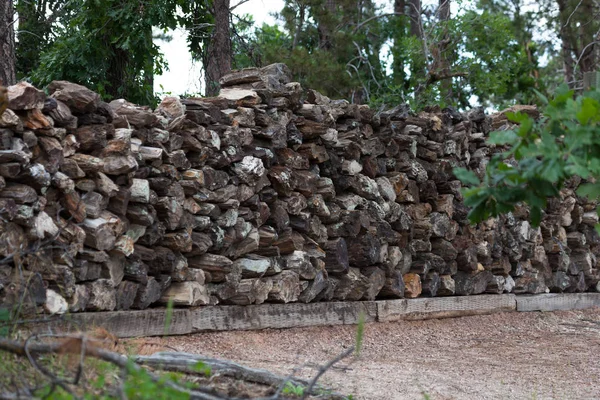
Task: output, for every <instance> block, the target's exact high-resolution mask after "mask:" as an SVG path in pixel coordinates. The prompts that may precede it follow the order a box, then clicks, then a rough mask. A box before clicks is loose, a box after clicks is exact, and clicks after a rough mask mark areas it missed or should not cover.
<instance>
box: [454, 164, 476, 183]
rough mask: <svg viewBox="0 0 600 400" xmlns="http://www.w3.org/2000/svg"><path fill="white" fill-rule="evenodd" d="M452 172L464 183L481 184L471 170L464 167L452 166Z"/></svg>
mask: <svg viewBox="0 0 600 400" xmlns="http://www.w3.org/2000/svg"><path fill="white" fill-rule="evenodd" d="M453 172H454V175H455V176H456V178H458V179H459V180H460V181H461V182H462V183H464V184H465V185H472V186H478V185H480V184H481V181H480V180H479V178H478V177H477V175H475V172H473V171H469V170H467V169H465V168H454V170H453Z"/></svg>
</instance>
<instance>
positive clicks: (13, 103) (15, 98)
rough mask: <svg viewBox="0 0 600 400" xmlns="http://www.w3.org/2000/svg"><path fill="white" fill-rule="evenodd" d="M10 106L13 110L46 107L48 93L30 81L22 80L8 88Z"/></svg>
mask: <svg viewBox="0 0 600 400" xmlns="http://www.w3.org/2000/svg"><path fill="white" fill-rule="evenodd" d="M7 89H8V108H10V109H11V110H33V109H40V110H41V109H42V108H44V100H46V94H45V93H44V92H43V91H41V90H38V89H36V88H35V87H33V86H32V85H31V84H30V83H28V82H25V81H21V82H19V83H17V84H16V85H12V86H9V87H8V88H7Z"/></svg>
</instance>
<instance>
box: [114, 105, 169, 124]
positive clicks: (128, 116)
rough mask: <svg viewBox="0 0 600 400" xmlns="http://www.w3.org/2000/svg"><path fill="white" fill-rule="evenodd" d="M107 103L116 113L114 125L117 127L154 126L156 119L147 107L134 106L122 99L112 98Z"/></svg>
mask: <svg viewBox="0 0 600 400" xmlns="http://www.w3.org/2000/svg"><path fill="white" fill-rule="evenodd" d="M108 105H109V106H110V108H111V109H112V110H113V111H114V112H115V114H116V115H117V119H116V120H115V127H117V128H129V127H130V126H134V127H136V128H143V127H149V126H154V125H155V124H156V123H157V121H158V119H157V117H156V115H154V114H153V113H152V112H151V111H150V110H149V109H148V108H146V107H141V106H136V105H135V104H133V103H130V102H128V101H126V100H124V99H118V100H113V101H111V102H110V103H108Z"/></svg>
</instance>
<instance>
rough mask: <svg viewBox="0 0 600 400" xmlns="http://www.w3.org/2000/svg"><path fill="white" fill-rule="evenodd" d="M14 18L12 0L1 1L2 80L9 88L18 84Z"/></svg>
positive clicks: (0, 43)
mask: <svg viewBox="0 0 600 400" xmlns="http://www.w3.org/2000/svg"><path fill="white" fill-rule="evenodd" d="M13 18H14V8H13V2H12V0H0V80H1V81H2V82H4V84H5V85H7V86H9V85H14V84H15V83H17V76H16V73H15V31H14V24H13Z"/></svg>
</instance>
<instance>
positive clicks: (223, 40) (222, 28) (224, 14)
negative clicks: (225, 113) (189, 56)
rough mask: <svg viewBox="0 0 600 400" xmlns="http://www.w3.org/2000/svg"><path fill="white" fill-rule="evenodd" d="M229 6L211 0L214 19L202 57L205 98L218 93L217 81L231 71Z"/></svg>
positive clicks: (226, 2)
mask: <svg viewBox="0 0 600 400" xmlns="http://www.w3.org/2000/svg"><path fill="white" fill-rule="evenodd" d="M229 6H230V4H229V0H213V2H212V10H211V11H212V13H211V14H212V15H213V18H214V29H213V32H212V35H211V37H210V39H209V40H208V41H207V42H208V43H207V44H206V45H205V46H206V47H207V49H206V51H205V52H203V53H204V54H203V56H202V58H203V60H202V61H203V64H204V76H205V79H204V82H205V88H206V95H207V96H215V95H217V94H218V93H219V79H220V78H221V77H222V76H223V75H225V74H227V73H229V72H230V71H231V60H232V58H233V54H232V52H231V49H232V47H231V34H230V29H229V23H230V12H229Z"/></svg>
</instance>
